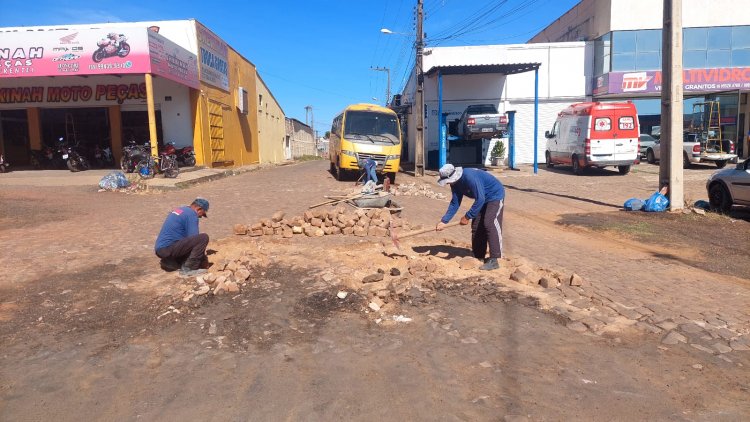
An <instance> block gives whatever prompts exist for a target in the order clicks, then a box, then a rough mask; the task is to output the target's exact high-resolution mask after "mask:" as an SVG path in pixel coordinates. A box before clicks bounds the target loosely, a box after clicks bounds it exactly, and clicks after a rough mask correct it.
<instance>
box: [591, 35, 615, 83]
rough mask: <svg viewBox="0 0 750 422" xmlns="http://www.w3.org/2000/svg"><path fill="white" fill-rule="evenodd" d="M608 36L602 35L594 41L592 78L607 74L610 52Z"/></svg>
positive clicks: (609, 68)
mask: <svg viewBox="0 0 750 422" xmlns="http://www.w3.org/2000/svg"><path fill="white" fill-rule="evenodd" d="M611 47H612V46H611V42H610V34H604V35H602V36H601V37H599V38H597V39H596V40H594V76H600V75H603V74H605V73H609V71H610V70H611V67H610V51H611Z"/></svg>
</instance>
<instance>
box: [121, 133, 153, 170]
mask: <svg viewBox="0 0 750 422" xmlns="http://www.w3.org/2000/svg"><path fill="white" fill-rule="evenodd" d="M149 155H151V144H150V143H148V142H146V143H145V144H143V145H138V144H136V143H135V141H130V142H129V143H128V145H125V146H124V147H123V148H122V158H120V168H121V169H122V171H124V172H125V173H132V172H134V171H135V167H136V166H137V165H138V163H140V162H141V161H143V160H144V159H146V158H148V156H149Z"/></svg>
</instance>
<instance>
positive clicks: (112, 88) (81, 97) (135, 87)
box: [0, 82, 146, 106]
mask: <svg viewBox="0 0 750 422" xmlns="http://www.w3.org/2000/svg"><path fill="white" fill-rule="evenodd" d="M145 100H146V83H145V82H141V83H130V84H97V85H63V86H47V87H45V86H26V87H7V88H4V87H0V106H2V105H5V104H23V105H25V106H29V105H32V104H38V105H52V104H72V103H86V104H87V105H88V104H91V102H92V101H93V102H96V104H97V105H111V104H125V103H135V104H140V103H143V101H145Z"/></svg>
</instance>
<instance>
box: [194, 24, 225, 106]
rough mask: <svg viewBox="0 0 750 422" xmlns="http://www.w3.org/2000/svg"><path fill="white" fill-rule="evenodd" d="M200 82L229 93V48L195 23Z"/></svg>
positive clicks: (206, 29)
mask: <svg viewBox="0 0 750 422" xmlns="http://www.w3.org/2000/svg"><path fill="white" fill-rule="evenodd" d="M196 26H197V29H198V52H199V53H198V54H199V59H200V79H201V81H203V82H205V83H207V84H210V85H213V86H215V87H217V88H221V89H223V90H225V91H229V46H228V45H227V44H226V43H225V42H224V41H222V40H221V38H219V37H217V36H216V35H214V33H213V32H211V31H210V30H208V28H206V27H204V26H203V25H201V24H199V23H197V25H196Z"/></svg>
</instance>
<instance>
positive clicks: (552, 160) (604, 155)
mask: <svg viewBox="0 0 750 422" xmlns="http://www.w3.org/2000/svg"><path fill="white" fill-rule="evenodd" d="M638 135H639V129H638V113H637V112H636V109H635V105H634V104H633V103H631V102H630V101H628V102H625V103H600V102H593V103H577V104H573V105H571V106H569V107H567V108H566V109H565V110H563V111H561V112H560V114H558V115H557V120H556V121H555V124H554V126H553V127H552V130H550V131H547V132H545V134H544V136H545V137H546V138H547V151H546V152H545V154H544V155H545V158H546V160H547V167H553V166H554V165H555V164H566V165H570V166H572V167H573V173H575V174H577V175H580V174H581V173H582V172H583V170H584V169H585V168H586V167H599V168H603V167H607V166H616V167H617V169H618V170H619V172H620V174H628V173H629V172H630V166H632V165H633V164H638V161H639V158H640V157H639V145H638V144H639V137H638Z"/></svg>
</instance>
